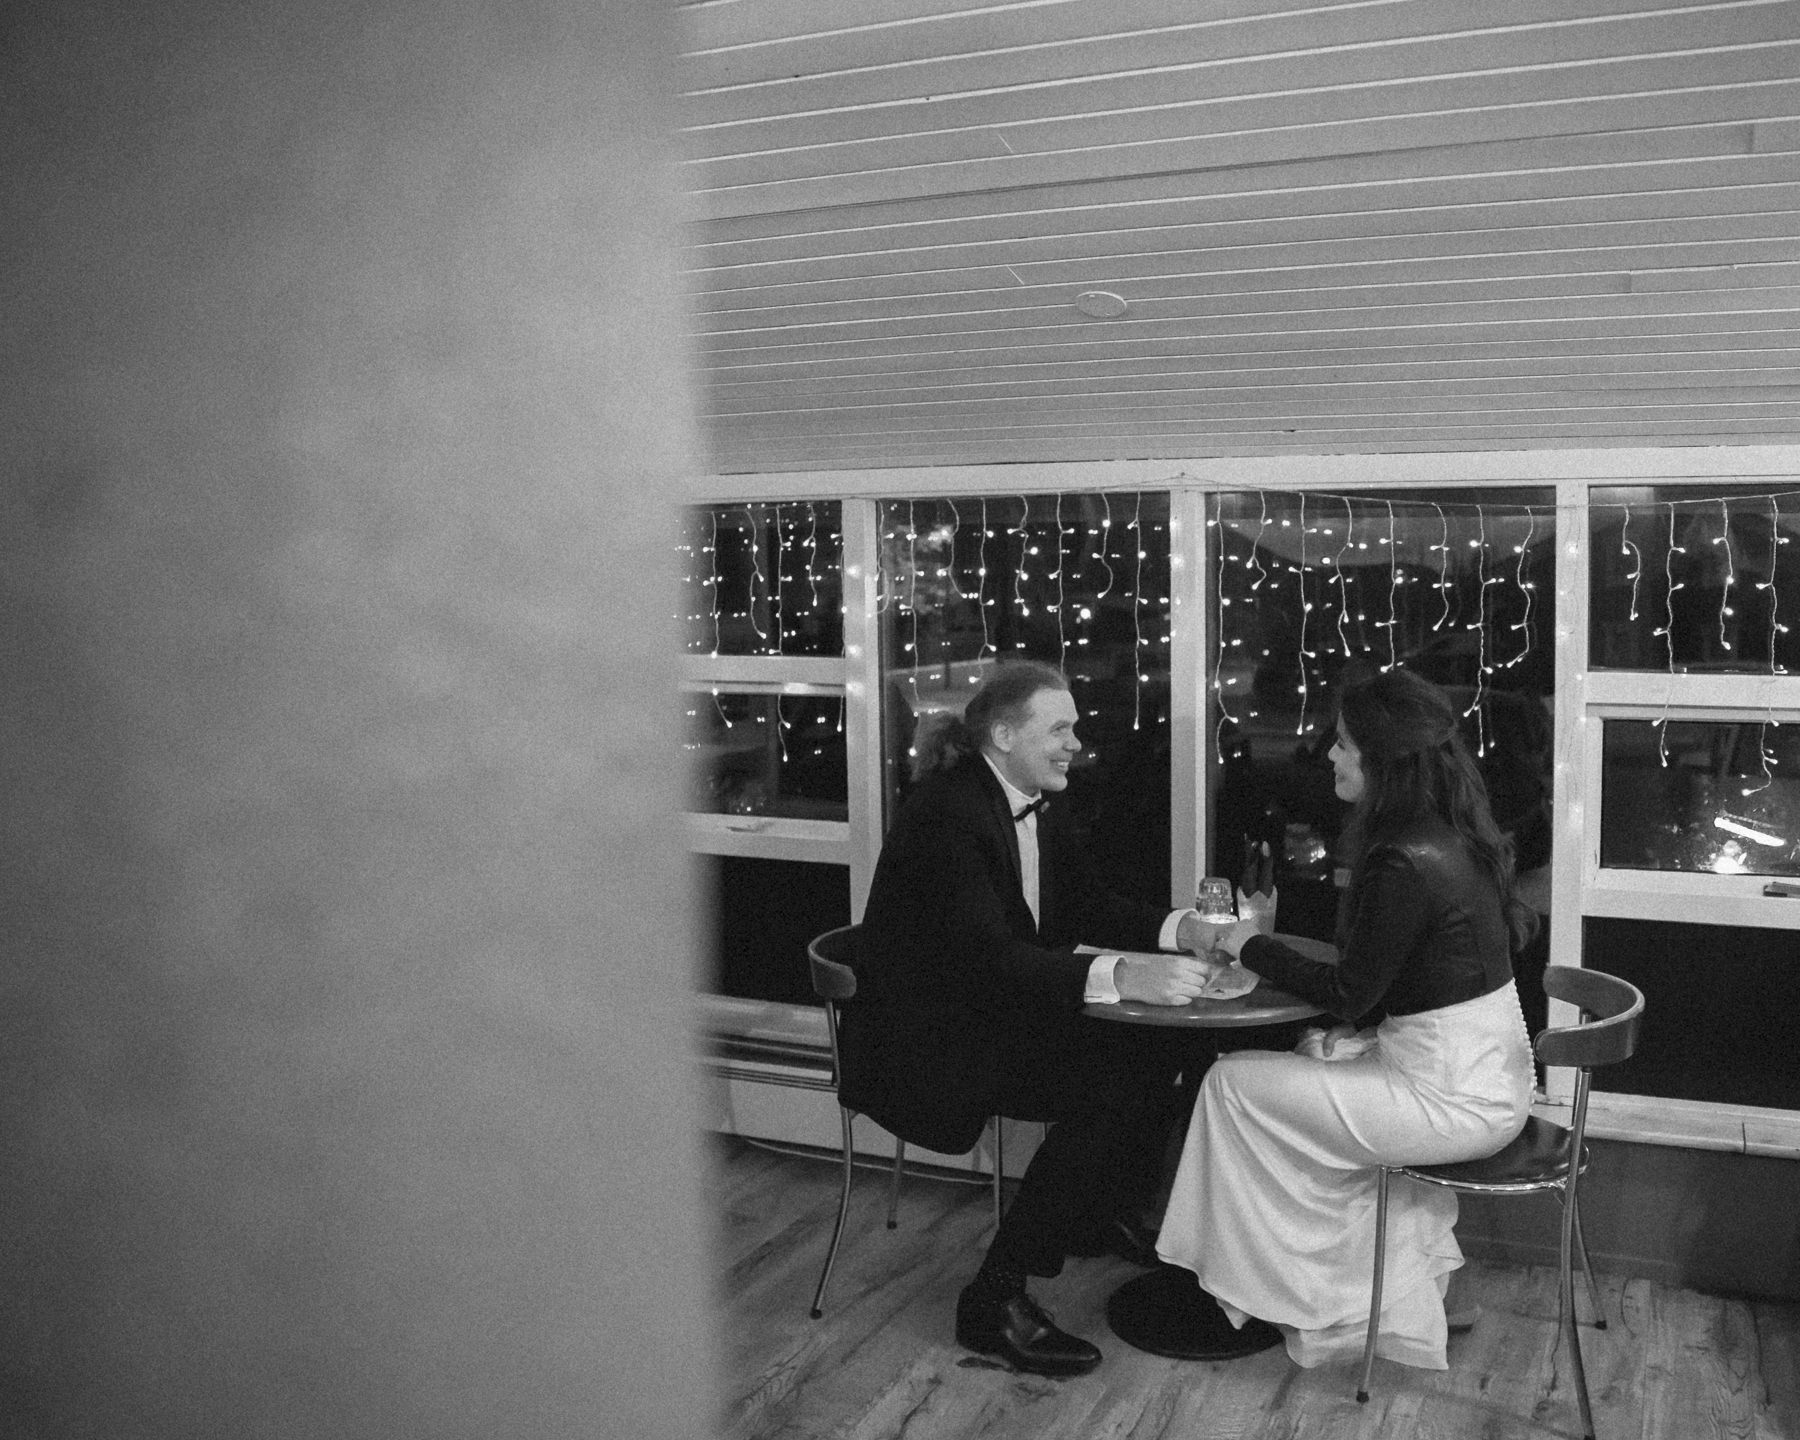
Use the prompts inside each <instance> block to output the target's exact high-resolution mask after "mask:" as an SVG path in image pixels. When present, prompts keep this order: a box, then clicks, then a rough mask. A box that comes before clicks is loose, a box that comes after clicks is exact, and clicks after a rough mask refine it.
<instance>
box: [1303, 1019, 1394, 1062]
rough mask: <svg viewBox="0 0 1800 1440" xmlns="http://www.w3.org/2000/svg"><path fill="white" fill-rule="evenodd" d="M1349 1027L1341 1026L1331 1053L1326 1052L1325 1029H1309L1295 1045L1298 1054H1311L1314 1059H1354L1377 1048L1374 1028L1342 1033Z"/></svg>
mask: <svg viewBox="0 0 1800 1440" xmlns="http://www.w3.org/2000/svg"><path fill="white" fill-rule="evenodd" d="M1347 1029H1349V1027H1348V1026H1340V1027H1339V1032H1340V1033H1338V1034H1337V1035H1336V1036H1335V1038H1334V1043H1333V1044H1332V1047H1331V1053H1330V1054H1329V1055H1327V1054H1326V1053H1325V1036H1326V1034H1327V1033H1328V1032H1326V1031H1324V1030H1308V1031H1307V1032H1306V1033H1305V1034H1304V1035H1302V1036H1301V1037H1300V1043H1299V1044H1298V1045H1296V1046H1295V1047H1294V1053H1295V1054H1296V1055H1306V1056H1310V1057H1311V1058H1312V1059H1314V1060H1354V1059H1356V1057H1357V1056H1358V1055H1367V1054H1368V1053H1369V1051H1371V1050H1373V1049H1374V1048H1375V1031H1374V1030H1373V1029H1368V1030H1358V1031H1357V1032H1356V1033H1355V1034H1353V1035H1345V1034H1343V1033H1341V1032H1342V1031H1343V1030H1347Z"/></svg>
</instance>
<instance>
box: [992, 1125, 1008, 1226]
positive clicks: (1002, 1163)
mask: <svg viewBox="0 0 1800 1440" xmlns="http://www.w3.org/2000/svg"><path fill="white" fill-rule="evenodd" d="M1005 1123H1006V1121H1004V1120H1003V1119H1001V1117H1000V1116H998V1115H996V1116H995V1117H994V1229H996V1230H998V1229H999V1228H1000V1216H1001V1215H1002V1214H1003V1213H1004V1211H1003V1209H1002V1206H1001V1200H1000V1182H1001V1179H1002V1177H1003V1176H1004V1175H1005V1173H1006V1151H1005V1149H1004V1147H1003V1144H1002V1141H1001V1136H1000V1127H1001V1126H1002V1125H1004V1124H1005Z"/></svg>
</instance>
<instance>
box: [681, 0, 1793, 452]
mask: <svg viewBox="0 0 1800 1440" xmlns="http://www.w3.org/2000/svg"><path fill="white" fill-rule="evenodd" d="M683 14H684V16H685V21H686V49H687V54H686V55H685V57H684V61H683V67H684V81H685V86H684V88H685V89H686V91H687V96H686V101H685V104H686V115H685V119H686V126H685V131H684V135H685V140H686V143H687V154H688V156H689V157H690V158H689V160H688V162H687V174H688V180H689V187H690V189H691V191H692V194H693V205H694V210H695V213H696V215H697V217H698V218H697V221H696V225H695V228H694V233H693V244H692V246H691V249H690V252H689V269H690V276H689V279H690V284H691V288H692V306H693V312H694V322H695V323H694V328H695V331H696V338H695V349H696V352H697V356H698V364H699V374H700V382H701V386H702V394H703V409H704V416H705V422H706V427H707V433H708V436H709V439H710V444H711V447H712V461H713V465H714V467H715V469H716V470H717V471H719V472H720V473H740V472H753V471H770V470H800V469H814V468H861V467H870V466H890V465H933V464H966V463H979V462H1004V461H1028V460H1079V459H1116V458H1141V457H1149V458H1156V457H1183V458H1185V457H1195V458H1198V457H1203V456H1218V455H1264V454H1271V453H1279V452H1282V451H1299V452H1305V453H1310V454H1319V453H1342V452H1367V451H1374V452H1396V453H1397V452H1405V451H1434V450H1515V449H1523V448H1542V447H1564V446H1639V445H1673V446H1686V445H1724V444H1770V443H1795V442H1800V372H1797V371H1796V368H1795V365H1796V358H1797V356H1800V0H1706V3H1701V4H1658V3H1653V0H1517V3H1508V4H1492V5H1475V4H1470V3H1469V0H1342V3H1336V0H1334V3H1322V4H1313V5H1305V4H1298V3H1280V0H1004V3H991V4H977V3H972V0H697V3H693V4H689V5H686V6H684V7H683ZM1089 291H1102V292H1107V293H1108V294H1111V295H1117V296H1119V297H1121V298H1122V299H1123V300H1124V301H1125V302H1126V309H1125V311H1124V313H1123V314H1121V315H1118V316H1116V317H1113V318H1095V317H1093V316H1090V315H1089V314H1086V313H1084V312H1083V310H1082V309H1080V308H1077V304H1076V301H1077V297H1078V296H1081V295H1082V294H1083V293H1084V292H1089Z"/></svg>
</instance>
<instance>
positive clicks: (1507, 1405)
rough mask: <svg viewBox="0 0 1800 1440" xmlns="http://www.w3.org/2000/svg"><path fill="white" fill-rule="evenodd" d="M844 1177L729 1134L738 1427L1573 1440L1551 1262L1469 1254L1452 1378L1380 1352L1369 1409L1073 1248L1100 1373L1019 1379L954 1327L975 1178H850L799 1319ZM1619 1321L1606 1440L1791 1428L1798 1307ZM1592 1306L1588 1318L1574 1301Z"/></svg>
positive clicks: (858, 1437) (972, 1233)
mask: <svg viewBox="0 0 1800 1440" xmlns="http://www.w3.org/2000/svg"><path fill="white" fill-rule="evenodd" d="M838 1174H839V1172H838V1170H837V1168H836V1166H835V1164H833V1163H830V1162H829V1160H826V1159H820V1158H818V1157H796V1156H790V1155H776V1154H771V1153H770V1152H768V1151H766V1150H763V1149H760V1148H757V1147H755V1146H753V1145H752V1144H750V1143H748V1142H744V1141H740V1140H730V1139H725V1138H723V1137H721V1138H720V1140H719V1141H718V1145H717V1164H716V1166H715V1173H714V1176H713V1178H712V1189H711V1190H710V1192H709V1193H710V1195H711V1196H712V1198H713V1201H714V1204H715V1210H716V1219H715V1233H716V1234H717V1236H718V1242H717V1243H718V1249H717V1253H716V1261H715V1266H716V1270H715V1273H716V1274H717V1276H718V1284H719V1289H720V1294H721V1297H722V1299H721V1304H722V1306H723V1307H724V1310H725V1313H726V1315H727V1324H726V1326H725V1346H724V1350H725V1356H726V1364H727V1370H728V1373H727V1376H726V1381H727V1383H726V1386H725V1388H724V1393H725V1396H726V1406H727V1412H726V1414H725V1415H724V1417H722V1423H721V1434H722V1435H723V1436H725V1437H726V1440H973V1437H980V1440H1395V1437H1407V1440H1576V1437H1579V1435H1580V1433H1581V1427H1580V1418H1579V1411H1578V1408H1577V1405H1576V1398H1575V1391H1574V1382H1573V1376H1572V1373H1571V1371H1570V1367H1569V1357H1568V1351H1567V1347H1566V1345H1565V1344H1563V1343H1561V1341H1560V1337H1559V1336H1558V1334H1557V1294H1556V1275H1555V1272H1554V1270H1552V1269H1548V1268H1545V1267H1541V1266H1532V1267H1519V1266H1505V1265H1495V1264H1487V1263H1481V1262H1474V1263H1471V1264H1469V1265H1467V1266H1465V1267H1464V1268H1463V1269H1462V1270H1461V1271H1459V1272H1458V1273H1457V1274H1456V1276H1455V1277H1454V1279H1453V1281H1452V1290H1451V1302H1452V1308H1453V1309H1455V1308H1462V1307H1465V1306H1468V1305H1476V1306H1479V1307H1480V1315H1479V1317H1478V1318H1477V1320H1476V1323H1475V1326H1474V1328H1473V1329H1472V1330H1471V1331H1470V1332H1469V1333H1467V1334H1459V1335H1456V1336H1453V1337H1452V1338H1451V1342H1450V1351H1449V1360H1450V1368H1449V1369H1448V1370H1447V1371H1442V1372H1435V1371H1424V1370H1415V1369H1412V1368H1411V1367H1408V1366H1404V1365H1398V1364H1394V1363H1393V1362H1390V1361H1386V1360H1378V1361H1377V1362H1376V1365H1375V1374H1374V1378H1373V1383H1372V1391H1373V1393H1372V1396H1371V1399H1370V1401H1369V1403H1368V1404H1366V1405H1359V1404H1358V1403H1357V1402H1356V1398H1355V1392H1356V1382H1357V1365H1356V1364H1355V1363H1354V1362H1351V1361H1344V1362H1339V1363H1336V1364H1332V1365H1325V1366H1320V1367H1319V1368H1317V1369H1314V1370H1302V1369H1300V1368H1298V1367H1297V1366H1295V1365H1293V1364H1292V1363H1290V1362H1289V1360H1288V1358H1287V1355H1286V1353H1285V1352H1284V1351H1282V1350H1280V1349H1276V1350H1270V1351H1265V1352H1264V1353H1262V1354H1261V1355H1255V1356H1251V1357H1249V1358H1247V1359H1243V1360H1237V1361H1232V1362H1230V1363H1226V1364H1203V1363H1191V1362H1177V1361H1171V1360H1164V1359H1160V1358H1158V1357H1157V1356H1154V1355H1146V1354H1143V1353H1142V1352H1140V1351H1137V1350H1134V1349H1132V1348H1131V1347H1130V1346H1128V1345H1126V1344H1124V1343H1123V1342H1122V1341H1120V1340H1119V1339H1118V1338H1117V1337H1115V1336H1114V1335H1113V1334H1112V1332H1111V1330H1110V1329H1108V1327H1107V1324H1106V1314H1105V1307H1106V1300H1107V1298H1108V1296H1110V1295H1111V1294H1112V1292H1113V1291H1114V1290H1115V1289H1116V1288H1117V1287H1118V1286H1119V1285H1120V1284H1122V1283H1123V1282H1124V1281H1126V1280H1127V1279H1129V1278H1131V1277H1132V1276H1133V1275H1135V1274H1137V1273H1138V1272H1137V1271H1136V1270H1134V1269H1133V1268H1132V1267H1131V1266H1129V1265H1127V1264H1125V1262H1123V1261H1121V1260H1117V1259H1111V1258H1102V1259H1094V1260H1074V1261H1071V1262H1069V1264H1068V1266H1067V1267H1066V1268H1065V1269H1064V1272H1063V1274H1062V1275H1061V1276H1059V1277H1058V1278H1057V1279H1055V1280H1053V1281H1049V1282H1046V1283H1041V1284H1040V1283H1034V1286H1033V1293H1034V1294H1035V1295H1037V1297H1038V1298H1039V1300H1040V1301H1041V1302H1042V1303H1044V1304H1045V1305H1046V1306H1047V1307H1048V1308H1049V1309H1050V1310H1051V1311H1052V1312H1053V1313H1054V1314H1055V1315H1056V1316H1057V1320H1058V1323H1059V1324H1061V1325H1062V1326H1064V1328H1066V1329H1068V1330H1070V1331H1072V1332H1074V1333H1075V1334H1078V1335H1082V1336H1085V1337H1086V1338H1088V1339H1090V1340H1092V1341H1093V1342H1094V1343H1095V1344H1097V1345H1098V1346H1099V1347H1100V1349H1101V1350H1102V1352H1103V1353H1104V1354H1105V1357H1106V1360H1105V1363H1104V1364H1103V1365H1102V1366H1101V1367H1100V1368H1099V1370H1097V1371H1095V1372H1094V1373H1093V1374H1091V1375H1085V1376H1079V1377H1076V1378H1074V1379H1069V1380H1046V1379H1043V1378H1041V1377H1038V1376H1031V1375H1020V1374H1016V1373H1014V1372H1012V1371H1010V1370H1008V1369H1006V1368H1005V1367H1002V1366H999V1365H996V1364H994V1363H993V1362H991V1361H988V1360H986V1359H984V1358H982V1357H980V1356H974V1355H970V1354H969V1353H967V1352H966V1351H964V1350H962V1349H961V1348H960V1347H958V1346H957V1345H956V1343H955V1340H954V1335H953V1329H954V1316H955V1308H956V1296H957V1293H958V1291H959V1290H960V1289H961V1288H962V1286H963V1285H964V1284H966V1283H967V1281H968V1279H969V1277H970V1276H971V1275H972V1274H973V1273H974V1270H975V1267H976V1265H977V1264H978V1263H979V1261H980V1257H981V1254H982V1252H983V1251H984V1250H985V1248H986V1246H987V1243H988V1240H989V1238H990V1236H991V1233H992V1213H991V1210H990V1209H989V1201H988V1195H987V1191H986V1189H985V1188H984V1187H982V1186H979V1185H967V1184H957V1183H952V1182H949V1181H945V1180H942V1179H933V1178H927V1177H923V1176H911V1175H909V1177H908V1179H907V1183H906V1185H905V1187H904V1188H903V1190H902V1193H901V1203H900V1213H899V1217H898V1218H899V1224H898V1227H897V1228H896V1229H894V1230H888V1229H887V1228H886V1224H885V1221H886V1206H887V1191H886V1184H885V1176H884V1174H883V1173H882V1172H881V1171H880V1170H877V1169H869V1170H858V1172H857V1176H856V1184H855V1186H854V1188H853V1191H852V1205H851V1211H850V1217H849V1221H848V1223H847V1225H846V1228H845V1234H844V1241H843V1247H842V1249H841V1250H840V1252H839V1256H838V1263H837V1269H836V1271H835V1273H834V1274H833V1277H832V1283H831V1291H830V1294H829V1296H828V1298H827V1302H826V1314H825V1317H824V1318H823V1319H821V1320H817V1321H814V1320H812V1319H811V1318H810V1317H809V1315H808V1308H809V1306H810V1303H811V1299H812V1288H813V1285H814V1284H815V1283H816V1282H817V1279H818V1273H819V1267H820V1266H821V1265H822V1264H823V1262H824V1258H825V1248H826V1245H827V1244H828V1242H829V1240H830V1235H831V1223H832V1219H833V1217H834V1216H835V1214H836V1209H837V1197H838ZM1601 1292H1602V1304H1603V1307H1604V1309H1605V1311H1606V1314H1607V1317H1608V1326H1607V1328H1606V1329H1605V1330H1598V1329H1595V1328H1594V1327H1593V1326H1592V1325H1591V1324H1584V1325H1583V1326H1582V1329H1581V1338H1582V1353H1583V1356H1584V1357H1585V1359H1586V1362H1587V1370H1588V1383H1589V1386H1590V1390H1591V1394H1592V1396H1593V1401H1594V1412H1595V1420H1596V1427H1597V1430H1598V1433H1599V1435H1600V1436H1601V1437H1603V1440H1622V1437H1627V1436H1629V1437H1637V1440H1726V1437H1732V1440H1737V1437H1744V1440H1800V1305H1782V1304H1775V1303H1770V1302H1760V1301H1759V1302H1754V1303H1746V1302H1744V1301H1741V1300H1731V1299H1722V1298H1719V1297H1716V1296H1707V1295H1700V1294H1696V1293H1694V1292H1692V1291H1684V1290H1674V1289H1671V1288H1669V1287H1667V1286H1662V1285H1657V1284H1654V1283H1652V1282H1650V1281H1647V1280H1640V1279H1635V1278H1629V1277H1621V1276H1611V1275H1607V1276H1602V1277H1601ZM1578 1304H1579V1306H1580V1313H1581V1314H1582V1315H1583V1316H1584V1317H1587V1318H1589V1319H1591V1316H1590V1315H1589V1311H1588V1301H1587V1298H1586V1296H1585V1295H1582V1296H1581V1297H1580V1298H1579V1300H1578Z"/></svg>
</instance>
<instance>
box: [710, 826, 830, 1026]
mask: <svg viewBox="0 0 1800 1440" xmlns="http://www.w3.org/2000/svg"><path fill="white" fill-rule="evenodd" d="M695 861H696V864H697V865H698V867H699V870H700V877H699V881H700V893H701V894H702V895H705V896H706V897H708V899H709V900H710V901H711V905H710V907H709V909H710V912H711V915H712V922H713V928H712V935H711V940H712V953H711V955H710V957H709V962H710V963H709V964H708V967H707V974H706V975H705V977H704V982H705V988H706V989H707V990H709V991H711V992H712V993H714V994H716V995H733V996H737V997H738V998H740V999H744V1000H773V1001H779V1002H781V1003H783V1004H788V1005H816V1004H817V1003H818V997H817V996H816V995H814V994H813V988H812V974H811V970H810V968H809V966H808V963H807V958H806V946H807V942H808V941H810V940H811V939H812V938H813V936H815V935H822V934H824V933H825V931H827V930H834V929H836V928H837V927H838V926H840V925H848V924H849V923H850V870H849V867H848V866H845V865H820V864H813V863H809V862H805V861H798V860H763V859H752V858H748V857H745V856H739V855H701V856H696V857H695Z"/></svg>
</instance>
